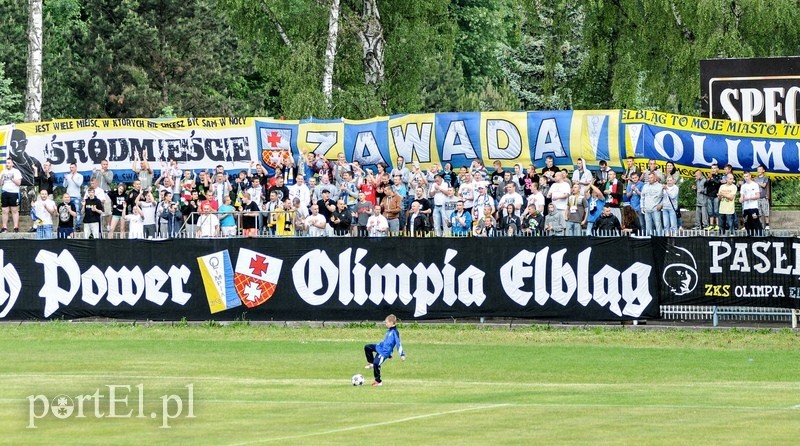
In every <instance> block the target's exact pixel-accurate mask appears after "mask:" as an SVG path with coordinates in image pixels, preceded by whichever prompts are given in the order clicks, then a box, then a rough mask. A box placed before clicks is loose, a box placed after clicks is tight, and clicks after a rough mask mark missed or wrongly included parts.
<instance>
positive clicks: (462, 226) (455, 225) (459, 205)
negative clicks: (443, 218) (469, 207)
mask: <svg viewBox="0 0 800 446" xmlns="http://www.w3.org/2000/svg"><path fill="white" fill-rule="evenodd" d="M447 226H448V227H450V234H451V235H452V236H453V237H466V236H468V235H469V233H470V232H471V231H472V213H471V212H467V211H466V210H464V202H463V201H461V200H459V201H458V202H456V210H455V211H453V213H452V214H450V219H449V220H447Z"/></svg>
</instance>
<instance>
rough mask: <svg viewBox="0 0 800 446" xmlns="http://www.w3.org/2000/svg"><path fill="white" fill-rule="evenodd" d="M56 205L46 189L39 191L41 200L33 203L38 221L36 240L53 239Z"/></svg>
mask: <svg viewBox="0 0 800 446" xmlns="http://www.w3.org/2000/svg"><path fill="white" fill-rule="evenodd" d="M57 212H58V211H57V209H56V204H55V203H54V202H53V200H51V199H50V194H48V193H47V190H46V189H42V190H41V191H39V199H38V200H36V202H35V203H33V213H34V214H35V218H36V220H37V223H38V226H36V238H37V239H39V240H49V239H51V238H53V216H54V215H56V214H57Z"/></svg>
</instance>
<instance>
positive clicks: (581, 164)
mask: <svg viewBox="0 0 800 446" xmlns="http://www.w3.org/2000/svg"><path fill="white" fill-rule="evenodd" d="M593 182H594V178H593V177H592V172H590V171H589V169H587V168H586V162H585V161H584V160H583V158H578V164H577V168H576V169H575V170H574V171H573V172H572V184H576V183H577V184H580V185H581V193H582V194H585V193H586V189H587V188H588V187H589V185H591V184H592V183H593Z"/></svg>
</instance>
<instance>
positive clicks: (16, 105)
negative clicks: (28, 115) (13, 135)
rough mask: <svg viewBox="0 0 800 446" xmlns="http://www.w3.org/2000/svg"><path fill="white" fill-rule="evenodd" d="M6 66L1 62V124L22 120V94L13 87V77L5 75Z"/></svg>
mask: <svg viewBox="0 0 800 446" xmlns="http://www.w3.org/2000/svg"><path fill="white" fill-rule="evenodd" d="M4 66H5V64H3V63H2V62H0V125H3V124H12V123H14V122H19V121H21V120H22V95H20V94H19V93H15V92H14V90H13V89H12V88H11V79H9V78H7V77H6V76H5V70H4Z"/></svg>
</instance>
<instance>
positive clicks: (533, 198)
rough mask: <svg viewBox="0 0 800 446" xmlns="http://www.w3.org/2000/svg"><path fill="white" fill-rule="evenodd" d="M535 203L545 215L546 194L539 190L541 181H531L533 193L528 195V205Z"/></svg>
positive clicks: (536, 207)
mask: <svg viewBox="0 0 800 446" xmlns="http://www.w3.org/2000/svg"><path fill="white" fill-rule="evenodd" d="M531 204H533V205H534V206H535V209H536V210H537V211H539V213H540V214H542V215H544V195H542V193H541V192H540V191H539V183H531V194H530V195H528V205H531Z"/></svg>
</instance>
